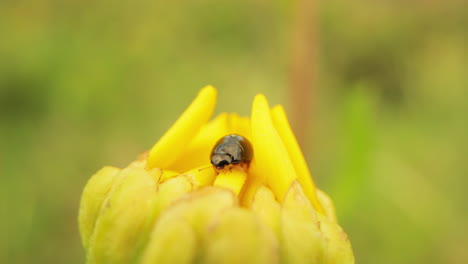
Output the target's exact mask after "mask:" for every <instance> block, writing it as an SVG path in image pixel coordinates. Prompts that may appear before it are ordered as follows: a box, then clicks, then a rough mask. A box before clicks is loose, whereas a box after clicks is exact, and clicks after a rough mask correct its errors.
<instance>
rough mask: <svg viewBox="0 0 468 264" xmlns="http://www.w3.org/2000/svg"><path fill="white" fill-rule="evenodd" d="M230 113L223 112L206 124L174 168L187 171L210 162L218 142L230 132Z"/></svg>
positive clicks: (185, 149)
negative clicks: (228, 128) (212, 151)
mask: <svg viewBox="0 0 468 264" xmlns="http://www.w3.org/2000/svg"><path fill="white" fill-rule="evenodd" d="M227 127H228V114H227V113H221V114H219V115H218V116H216V118H215V119H213V120H211V121H210V122H208V123H206V124H204V125H203V126H202V128H201V129H200V132H199V133H198V134H197V135H196V136H195V138H194V139H193V140H192V141H191V142H190V143H189V144H188V145H187V146H184V147H183V148H184V152H183V153H182V154H181V156H180V157H179V162H177V163H174V165H173V168H174V169H175V170H177V171H179V172H183V171H187V170H190V169H193V168H195V167H199V166H201V165H204V164H207V163H209V162H210V154H211V150H212V149H213V147H214V145H215V144H216V142H217V141H218V140H219V139H220V138H222V137H224V136H225V135H227V134H228V133H229V132H228V130H227Z"/></svg>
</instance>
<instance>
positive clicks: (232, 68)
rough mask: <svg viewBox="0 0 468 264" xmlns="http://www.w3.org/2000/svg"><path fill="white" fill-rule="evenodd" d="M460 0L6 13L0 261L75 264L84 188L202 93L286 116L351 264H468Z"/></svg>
mask: <svg viewBox="0 0 468 264" xmlns="http://www.w3.org/2000/svg"><path fill="white" fill-rule="evenodd" d="M466 7H467V5H466V4H465V3H464V2H463V1H454V0H451V1H416V0H412V1H388V0H387V1H371V0H355V1H345V0H330V1H321V2H316V1H310V2H307V1H284V0H283V1H266V0H255V1H234V0H231V1H215V0H198V1H173V2H170V1H164V2H163V1H147V0H135V1H116V0H114V1H110V0H98V1H86V0H85V1H83V0H81V1H78V0H69V1H57V0H55V1H54V0H40V1H34V0H29V1H28V0H23V1H21V0H17V1H13V0H2V1H1V2H0V174H1V177H0V181H1V182H0V212H1V218H0V233H1V239H0V262H1V263H83V261H84V256H83V250H82V248H81V245H80V240H79V234H78V231H77V220H76V219H77V211H78V204H79V198H80V193H81V190H82V188H83V186H84V185H85V183H86V181H87V179H88V178H89V177H90V176H91V175H92V174H93V173H94V172H95V171H96V170H98V169H99V168H100V167H102V166H103V165H116V166H125V165H126V164H127V163H128V162H129V161H131V160H133V159H134V158H135V157H136V156H137V155H138V153H140V152H142V151H143V150H146V149H148V148H149V147H151V146H152V144H153V143H154V142H156V140H157V139H158V138H159V137H160V136H161V135H162V133H164V131H165V130H166V129H167V128H168V127H169V126H170V125H171V123H172V122H173V121H175V119H176V118H177V117H178V115H179V114H180V113H181V112H182V111H183V109H184V108H185V107H186V106H187V105H188V103H189V102H190V101H191V100H192V99H193V98H194V96H195V95H196V93H197V91H198V90H199V89H200V88H201V87H202V86H204V85H205V84H213V85H215V86H216V87H217V88H218V89H219V103H218V108H217V112H221V111H233V112H234V111H235V112H239V113H241V114H243V115H248V114H249V113H250V104H251V100H252V98H253V96H254V95H255V94H256V93H259V92H262V93H265V94H266V95H267V97H268V98H269V99H270V103H272V104H277V103H282V104H284V105H285V107H286V110H287V112H288V113H289V115H290V117H291V119H292V121H293V126H294V128H295V129H296V131H297V133H298V135H300V140H301V144H302V145H303V147H304V151H305V152H306V153H307V159H308V161H309V164H310V166H311V170H312V173H313V175H314V178H315V180H316V181H317V182H318V185H319V186H320V187H321V188H322V189H324V190H325V191H327V192H328V193H329V194H330V195H331V196H332V197H333V199H334V201H335V205H336V207H337V212H338V215H339V220H340V223H341V225H342V226H343V227H344V229H345V230H346V231H347V233H348V235H349V237H350V239H351V241H352V244H353V247H354V251H355V255H356V258H357V263H370V264H375V263H384V264H385V263H462V262H465V261H466V260H467V259H468V243H467V236H468V234H467V231H466V229H467V228H466V224H467V222H468V206H467V204H468V203H467V199H466V198H467V196H466V193H467V192H466V190H465V189H466V188H467V186H468V184H467V183H468V177H467V176H468V175H467V172H468V118H467V114H468V102H467V100H468V89H467V88H468V55H467V54H468V38H467V36H468V27H467V25H468V10H467V8H466Z"/></svg>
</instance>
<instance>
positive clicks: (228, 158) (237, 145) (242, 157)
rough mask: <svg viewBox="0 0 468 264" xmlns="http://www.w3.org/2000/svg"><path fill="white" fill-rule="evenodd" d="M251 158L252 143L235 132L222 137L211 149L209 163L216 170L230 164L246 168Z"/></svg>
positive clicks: (230, 165)
mask: <svg viewBox="0 0 468 264" xmlns="http://www.w3.org/2000/svg"><path fill="white" fill-rule="evenodd" d="M252 158H253V149H252V145H251V144H250V142H249V141H248V140H247V139H246V138H245V137H243V136H239V135H236V134H231V135H227V136H224V137H222V138H221V139H220V140H218V142H216V144H215V146H214V147H213V150H212V151H211V164H213V166H214V167H215V168H216V170H218V171H220V170H223V169H225V168H226V167H231V168H232V166H240V167H244V168H248V166H249V164H250V161H251V160H252Z"/></svg>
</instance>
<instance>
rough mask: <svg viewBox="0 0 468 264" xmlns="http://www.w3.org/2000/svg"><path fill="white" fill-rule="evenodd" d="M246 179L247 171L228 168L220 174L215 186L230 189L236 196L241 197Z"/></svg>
mask: <svg viewBox="0 0 468 264" xmlns="http://www.w3.org/2000/svg"><path fill="white" fill-rule="evenodd" d="M246 178H247V173H246V172H245V170H243V169H238V168H232V169H229V168H228V169H225V170H224V171H222V172H220V173H219V175H218V177H216V180H215V182H214V186H218V187H224V188H228V189H230V190H232V191H233V192H234V193H235V194H236V195H239V193H240V192H241V190H242V187H243V186H244V183H245V180H246Z"/></svg>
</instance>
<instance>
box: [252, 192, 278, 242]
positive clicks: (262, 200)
mask: <svg viewBox="0 0 468 264" xmlns="http://www.w3.org/2000/svg"><path fill="white" fill-rule="evenodd" d="M250 208H251V210H252V211H253V212H255V213H256V214H257V215H258V216H259V217H260V219H261V220H262V222H263V223H266V224H267V225H268V226H269V227H270V228H271V229H272V230H273V231H275V233H276V234H279V231H280V223H279V219H280V209H281V207H280V205H279V203H278V202H277V201H276V199H275V195H274V194H273V193H272V192H271V191H270V189H268V188H266V187H265V186H260V187H259V188H258V190H257V193H256V194H255V197H254V199H253V202H252V205H251V207H250Z"/></svg>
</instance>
